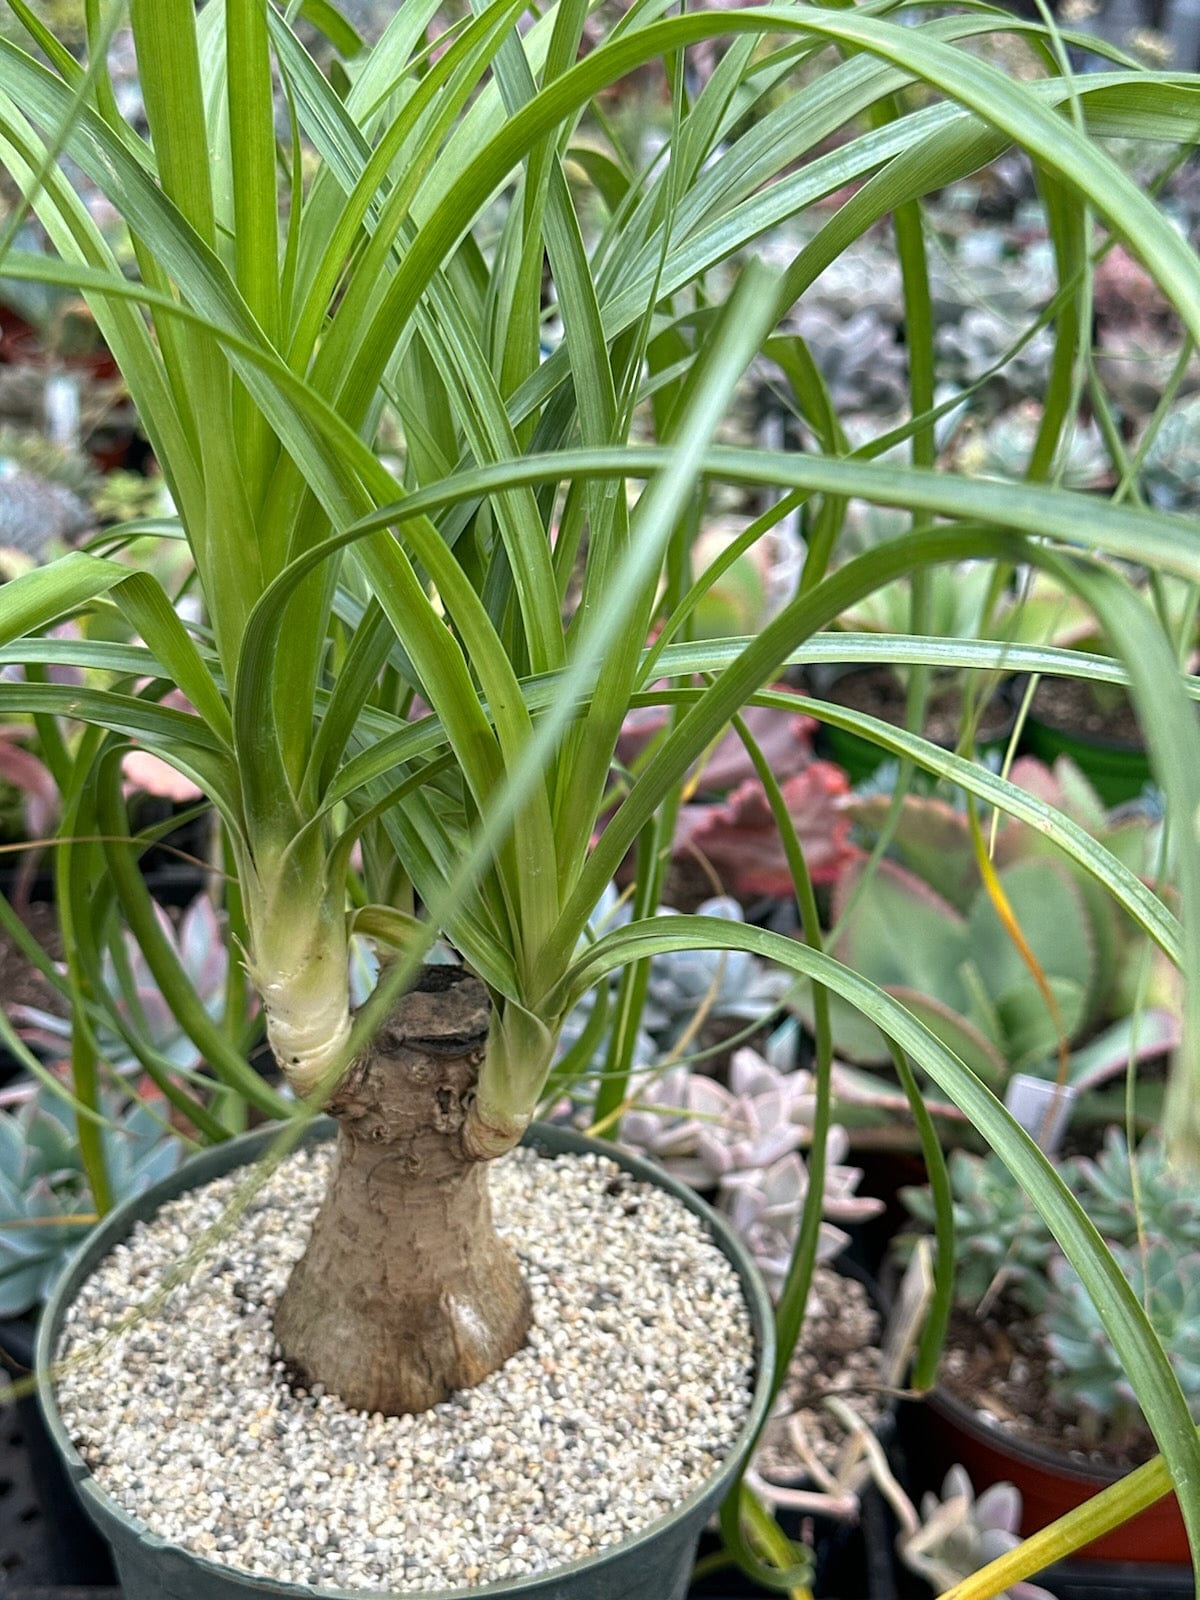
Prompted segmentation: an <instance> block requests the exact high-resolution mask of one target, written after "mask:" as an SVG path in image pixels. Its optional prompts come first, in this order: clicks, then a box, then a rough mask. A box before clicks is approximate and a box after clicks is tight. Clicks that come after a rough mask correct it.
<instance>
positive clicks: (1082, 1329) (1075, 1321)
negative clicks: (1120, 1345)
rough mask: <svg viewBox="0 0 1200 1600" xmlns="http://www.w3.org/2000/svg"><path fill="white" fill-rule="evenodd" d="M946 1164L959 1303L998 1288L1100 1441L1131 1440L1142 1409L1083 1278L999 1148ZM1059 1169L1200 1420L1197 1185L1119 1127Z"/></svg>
mask: <svg viewBox="0 0 1200 1600" xmlns="http://www.w3.org/2000/svg"><path fill="white" fill-rule="evenodd" d="M949 1168H950V1180H951V1186H952V1191H953V1198H954V1224H955V1296H956V1299H957V1301H958V1303H959V1304H960V1305H961V1306H962V1307H963V1308H964V1309H967V1310H974V1309H975V1308H977V1307H978V1306H979V1304H980V1302H981V1301H985V1300H989V1299H991V1298H992V1297H993V1296H994V1295H996V1294H998V1293H1002V1294H1003V1295H1004V1297H1005V1298H1006V1299H1007V1300H1008V1301H1009V1302H1010V1303H1011V1304H1012V1305H1013V1306H1015V1307H1017V1308H1019V1309H1020V1310H1021V1311H1023V1312H1024V1313H1025V1314H1027V1315H1028V1316H1030V1317H1033V1318H1035V1319H1037V1322H1038V1325H1039V1327H1040V1330H1041V1332H1042V1334H1043V1337H1044V1339H1045V1343H1046V1347H1047V1349H1048V1351H1049V1353H1050V1355H1051V1357H1052V1365H1051V1391H1052V1393H1053V1394H1054V1395H1055V1396H1056V1397H1057V1398H1058V1400H1059V1401H1060V1403H1061V1404H1062V1405H1063V1406H1064V1407H1065V1408H1067V1409H1069V1410H1071V1411H1072V1412H1073V1413H1075V1414H1076V1415H1078V1416H1079V1417H1080V1419H1081V1421H1082V1423H1083V1425H1084V1428H1085V1431H1086V1432H1088V1433H1090V1434H1091V1435H1092V1437H1093V1438H1094V1440H1095V1441H1096V1442H1097V1443H1098V1442H1100V1441H1101V1440H1102V1439H1103V1440H1105V1441H1108V1442H1110V1443H1114V1444H1118V1445H1120V1444H1122V1443H1124V1442H1125V1441H1126V1440H1128V1439H1129V1437H1130V1435H1131V1433H1132V1432H1134V1431H1135V1430H1136V1429H1137V1427H1138V1426H1139V1425H1140V1419H1141V1412H1140V1410H1139V1408H1138V1405H1137V1402H1136V1399H1135V1397H1134V1392H1133V1389H1132V1386H1131V1385H1130V1384H1129V1382H1128V1380H1127V1378H1126V1376H1125V1371H1124V1367H1123V1365H1122V1363H1121V1360H1120V1358H1119V1356H1118V1355H1117V1352H1116V1350H1115V1349H1114V1347H1113V1345H1112V1342H1111V1340H1110V1339H1109V1337H1108V1333H1107V1331H1106V1329H1105V1327H1104V1323H1103V1321H1102V1319H1101V1317H1100V1314H1099V1312H1098V1311H1097V1309H1096V1307H1095V1305H1094V1304H1093V1302H1092V1299H1091V1297H1090V1296H1089V1295H1088V1293H1087V1291H1086V1290H1085V1289H1084V1286H1083V1284H1082V1282H1081V1281H1080V1279H1079V1276H1078V1274H1077V1273H1076V1272H1075V1270H1074V1268H1073V1267H1071V1266H1070V1265H1069V1263H1068V1262H1067V1261H1066V1260H1065V1259H1064V1257H1063V1256H1062V1253H1061V1251H1060V1250H1059V1248H1058V1246H1057V1245H1056V1244H1055V1242H1054V1240H1053V1238H1052V1237H1051V1235H1050V1232H1049V1230H1048V1229H1047V1227H1046V1225H1045V1223H1044V1222H1043V1221H1042V1219H1041V1216H1040V1215H1039V1213H1038V1212H1037V1211H1036V1210H1035V1209H1034V1207H1033V1205H1032V1204H1031V1203H1030V1201H1029V1200H1028V1198H1027V1196H1026V1195H1025V1193H1024V1192H1023V1191H1022V1190H1021V1189H1019V1188H1018V1187H1017V1186H1016V1185H1015V1184H1014V1183H1013V1182H1012V1179H1011V1177H1010V1176H1009V1175H1008V1174H1007V1171H1006V1169H1005V1168H1004V1166H1003V1164H1002V1163H1001V1162H1000V1160H999V1158H998V1157H997V1156H995V1155H988V1156H976V1155H969V1154H967V1153H966V1152H964V1151H959V1152H956V1154H955V1155H954V1156H953V1157H952V1158H951V1160H950V1163H949ZM1061 1175H1062V1177H1063V1180H1064V1181H1065V1182H1066V1184H1067V1186H1068V1187H1069V1188H1070V1190H1071V1191H1072V1193H1073V1194H1074V1195H1075V1197H1076V1198H1077V1199H1078V1200H1079V1202H1080V1204H1081V1205H1082V1207H1083V1209H1084V1210H1085V1211H1086V1212H1087V1214H1088V1216H1089V1217H1090V1218H1091V1220H1092V1221H1093V1222H1094V1223H1095V1225H1096V1227H1097V1229H1098V1230H1099V1231H1100V1233H1101V1234H1102V1236H1103V1237H1104V1239H1105V1242H1106V1243H1107V1245H1108V1246H1109V1248H1110V1249H1111V1250H1112V1252H1113V1255H1114V1256H1115V1258H1116V1260H1117V1262H1118V1263H1119V1265H1120V1267H1121V1270H1122V1273H1123V1274H1124V1276H1125V1278H1126V1280H1127V1281H1128V1282H1129V1284H1130V1285H1131V1286H1132V1288H1133V1291H1134V1293H1135V1294H1136V1295H1137V1297H1138V1299H1139V1300H1140V1301H1141V1303H1142V1305H1143V1306H1144V1307H1145V1310H1146V1314H1147V1316H1148V1317H1149V1318H1150V1322H1151V1324H1152V1326H1153V1328H1154V1331H1155V1333H1156V1334H1157V1336H1158V1338H1159V1339H1160V1341H1161V1342H1162V1346H1163V1348H1164V1350H1165V1351H1166V1353H1167V1357H1168V1360H1169V1361H1170V1363H1171V1365H1172V1367H1173V1368H1174V1370H1175V1374H1176V1377H1177V1378H1178V1379H1179V1383H1180V1387H1181V1388H1182V1390H1183V1392H1184V1395H1185V1397H1186V1398H1187V1400H1188V1402H1189V1404H1190V1405H1191V1407H1192V1413H1193V1415H1194V1416H1195V1417H1196V1418H1197V1420H1198V1421H1200V1205H1198V1204H1197V1202H1196V1198H1195V1194H1194V1190H1193V1189H1192V1188H1191V1187H1190V1186H1189V1184H1188V1183H1187V1182H1186V1181H1185V1180H1184V1179H1183V1178H1181V1177H1180V1175H1179V1174H1178V1173H1176V1172H1174V1171H1173V1170H1172V1169H1171V1167H1170V1165H1169V1164H1168V1161H1167V1159H1166V1156H1165V1155H1164V1152H1163V1150H1162V1147H1161V1145H1160V1144H1159V1143H1158V1142H1157V1141H1156V1140H1154V1139H1147V1140H1145V1141H1144V1142H1143V1143H1142V1144H1141V1145H1139V1146H1138V1148H1137V1149H1136V1151H1135V1152H1133V1153H1132V1154H1131V1152H1130V1150H1129V1148H1128V1146H1127V1145H1126V1142H1125V1139H1124V1137H1123V1135H1122V1134H1121V1132H1120V1131H1119V1130H1118V1129H1115V1128H1112V1129H1109V1131H1108V1134H1107V1137H1106V1140H1105V1145H1104V1149H1103V1150H1102V1151H1101V1153H1100V1154H1099V1155H1098V1156H1097V1157H1096V1158H1095V1159H1094V1160H1091V1159H1086V1158H1081V1157H1077V1158H1074V1159H1072V1160H1070V1161H1065V1162H1064V1163H1063V1164H1062V1167H1061ZM902 1197H903V1199H904V1202H905V1204H906V1205H907V1206H908V1208H909V1210H910V1211H911V1212H912V1214H913V1215H914V1216H915V1217H916V1218H917V1219H918V1221H920V1222H922V1223H924V1224H925V1225H926V1226H928V1225H930V1224H932V1221H933V1215H934V1212H933V1204H932V1201H931V1198H930V1195H929V1191H928V1190H926V1189H906V1190H904V1191H902Z"/></svg>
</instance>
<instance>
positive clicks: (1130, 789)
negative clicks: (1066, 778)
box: [1021, 712, 1152, 806]
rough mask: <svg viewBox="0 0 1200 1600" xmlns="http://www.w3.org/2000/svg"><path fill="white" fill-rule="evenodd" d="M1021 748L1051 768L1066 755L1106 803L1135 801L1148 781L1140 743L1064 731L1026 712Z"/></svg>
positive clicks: (1148, 773)
mask: <svg viewBox="0 0 1200 1600" xmlns="http://www.w3.org/2000/svg"><path fill="white" fill-rule="evenodd" d="M1021 749H1022V751H1023V752H1024V753H1025V754H1026V755H1031V756H1037V757H1038V759H1039V760H1040V761H1044V762H1045V763H1046V765H1047V766H1048V767H1052V766H1053V765H1054V763H1055V762H1056V761H1057V760H1058V758H1059V756H1069V757H1070V758H1071V760H1072V761H1073V762H1074V763H1075V765H1076V766H1077V767H1078V768H1079V770H1080V772H1082V773H1083V775H1084V777H1085V778H1086V779H1087V780H1088V782H1089V783H1090V784H1091V786H1092V788H1093V789H1095V791H1096V793H1097V794H1098V795H1099V796H1100V798H1101V800H1103V802H1104V804H1105V805H1106V806H1119V805H1123V804H1124V802H1125V801H1126V800H1136V799H1137V797H1138V796H1139V795H1140V794H1141V792H1142V790H1143V789H1144V788H1145V787H1146V785H1147V784H1148V783H1149V782H1150V780H1151V776H1152V774H1151V771H1150V760H1149V757H1148V756H1147V755H1146V751H1145V749H1144V748H1143V746H1142V745H1140V744H1128V743H1126V742H1125V741H1123V740H1119V739H1104V738H1101V737H1100V735H1099V734H1090V733H1068V732H1067V731H1066V729H1064V728H1056V727H1054V726H1053V725H1052V724H1051V723H1049V722H1043V721H1042V720H1041V718H1040V717H1037V716H1035V715H1034V714H1033V713H1032V712H1031V713H1030V715H1029V717H1028V719H1027V721H1026V723H1025V727H1024V730H1023V732H1022V735H1021Z"/></svg>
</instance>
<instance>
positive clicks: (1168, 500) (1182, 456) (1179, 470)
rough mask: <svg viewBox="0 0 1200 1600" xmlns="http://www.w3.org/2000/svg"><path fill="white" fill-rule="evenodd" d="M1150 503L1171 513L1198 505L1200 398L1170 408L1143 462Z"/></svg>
mask: <svg viewBox="0 0 1200 1600" xmlns="http://www.w3.org/2000/svg"><path fill="white" fill-rule="evenodd" d="M1142 482H1143V484H1144V485H1145V488H1146V492H1147V493H1148V494H1149V496H1150V499H1151V500H1152V501H1153V502H1154V504H1155V505H1157V506H1164V507H1166V508H1167V509H1168V510H1170V511H1191V510H1194V509H1195V507H1196V506H1197V505H1198V504H1200V395H1193V396H1192V397H1191V398H1190V399H1188V400H1184V401H1183V402H1182V403H1181V404H1179V405H1177V406H1174V407H1172V409H1171V410H1170V411H1169V412H1168V414H1167V416H1166V417H1165V419H1164V420H1163V424H1162V426H1161V427H1160V428H1159V430H1158V432H1157V433H1156V434H1155V436H1154V439H1153V440H1152V442H1151V444H1150V447H1149V449H1148V450H1147V451H1146V455H1145V458H1144V460H1143V462H1142Z"/></svg>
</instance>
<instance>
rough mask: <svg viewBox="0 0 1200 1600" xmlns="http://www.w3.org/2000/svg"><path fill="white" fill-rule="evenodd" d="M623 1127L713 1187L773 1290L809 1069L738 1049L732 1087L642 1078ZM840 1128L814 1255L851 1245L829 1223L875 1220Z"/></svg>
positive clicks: (790, 1229)
mask: <svg viewBox="0 0 1200 1600" xmlns="http://www.w3.org/2000/svg"><path fill="white" fill-rule="evenodd" d="M633 1092H634V1094H635V1096H636V1104H635V1106H634V1108H633V1109H632V1110H630V1111H628V1112H626V1114H625V1117H624V1118H623V1120H622V1122H621V1142H622V1143H623V1144H626V1145H629V1146H631V1147H632V1148H634V1149H637V1150H641V1151H644V1152H645V1153H646V1154H648V1155H652V1156H654V1157H655V1158H656V1159H657V1160H659V1161H661V1162H662V1163H663V1165H664V1166H665V1167H666V1168H667V1170H668V1171H670V1172H673V1173H675V1175H676V1176H677V1177H680V1178H682V1179H683V1180H684V1182H685V1183H690V1184H691V1185H692V1186H693V1187H694V1188H697V1189H702V1190H711V1189H714V1188H715V1189H717V1190H718V1191H719V1195H720V1205H721V1208H722V1209H723V1210H724V1211H726V1212H727V1213H728V1214H729V1217H730V1220H731V1221H732V1222H733V1225H734V1227H735V1228H737V1230H738V1231H739V1233H741V1234H742V1236H743V1238H744V1239H745V1240H746V1243H747V1244H748V1245H749V1247H750V1249H751V1250H752V1251H753V1253H754V1256H755V1259H756V1260H757V1261H758V1264H759V1266H760V1267H761V1268H762V1271H763V1275H764V1277H765V1278H766V1280H767V1284H768V1286H769V1287H770V1288H771V1289H772V1291H773V1292H778V1290H779V1288H780V1287H781V1286H782V1283H783V1279H784V1277H785V1276H786V1273H787V1268H788V1263H789V1261H790V1260H791V1253H792V1247H793V1245H794V1244H795V1240H796V1231H797V1229H798V1228H799V1225H800V1210H801V1207H802V1206H803V1204H804V1197H805V1195H806V1194H807V1192H808V1168H807V1166H806V1164H805V1162H804V1160H803V1158H802V1157H801V1156H800V1154H799V1150H800V1146H801V1145H803V1144H806V1143H807V1142H808V1140H809V1138H810V1134H811V1126H812V1115H813V1107H814V1104H815V1099H814V1090H813V1080H812V1077H811V1074H809V1073H807V1072H783V1071H780V1070H779V1069H777V1068H775V1067H772V1066H771V1065H770V1063H769V1062H767V1061H765V1060H764V1059H763V1057H762V1056H760V1055H758V1054H757V1053H756V1052H755V1051H753V1050H737V1051H735V1052H734V1055H733V1057H732V1060H731V1062H730V1070H729V1087H728V1088H726V1087H725V1086H724V1085H722V1084H720V1083H717V1082H716V1080H715V1079H713V1078H706V1077H702V1076H701V1075H700V1074H699V1073H697V1072H693V1071H692V1070H691V1069H690V1068H688V1067H686V1066H683V1065H678V1066H674V1067H670V1068H668V1069H667V1070H666V1071H665V1072H660V1073H657V1074H655V1073H651V1074H648V1075H646V1076H645V1077H644V1078H643V1079H642V1082H641V1084H640V1085H635V1086H634V1090H633ZM848 1149H849V1139H848V1136H847V1134H846V1131H845V1129H843V1128H840V1127H834V1128H832V1129H830V1135H829V1142H828V1145H827V1148H826V1167H825V1190H824V1201H823V1204H822V1212H823V1215H824V1217H825V1218H827V1219H828V1220H826V1221H823V1222H822V1224H821V1241H820V1247H819V1253H820V1258H821V1259H822V1260H828V1259H829V1258H830V1257H832V1256H834V1255H836V1254H837V1253H838V1251H839V1250H841V1249H842V1248H844V1246H845V1245H846V1244H847V1243H848V1242H849V1236H848V1235H847V1234H845V1233H844V1232H843V1231H842V1230H841V1229H840V1228H838V1227H836V1226H834V1224H836V1223H839V1222H858V1221H862V1220H864V1219H866V1218H868V1217H873V1216H877V1215H878V1213H879V1212H880V1211H881V1210H882V1207H883V1203H882V1201H880V1200H875V1199H872V1198H871V1197H870V1196H867V1195H857V1194H855V1192H854V1191H855V1189H856V1187H857V1185H858V1181H859V1179H860V1177H861V1176H862V1174H861V1173H860V1171H859V1169H858V1168H857V1167H849V1166H846V1165H844V1164H843V1163H844V1161H845V1157H846V1154H847V1151H848Z"/></svg>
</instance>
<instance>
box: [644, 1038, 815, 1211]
mask: <svg viewBox="0 0 1200 1600" xmlns="http://www.w3.org/2000/svg"><path fill="white" fill-rule="evenodd" d="M630 1098H631V1099H632V1100H633V1108H632V1109H631V1110H629V1111H627V1112H626V1113H625V1115H624V1117H623V1118H622V1119H621V1143H622V1144H624V1145H628V1146H629V1148H630V1149H633V1150H640V1151H641V1152H642V1153H643V1154H644V1155H648V1156H653V1157H654V1159H655V1160H656V1161H658V1162H660V1163H661V1164H662V1165H663V1166H664V1167H665V1168H666V1169H667V1171H668V1172H671V1173H673V1174H674V1175H675V1176H676V1177H677V1178H679V1179H681V1180H682V1181H683V1182H684V1183H689V1184H691V1186H692V1188H693V1189H711V1188H713V1187H714V1184H715V1181H716V1180H715V1176H714V1173H713V1170H712V1165H711V1163H710V1162H709V1161H707V1160H704V1159H702V1157H701V1156H700V1153H699V1143H700V1138H701V1135H702V1134H703V1133H704V1132H705V1131H706V1130H707V1129H708V1128H709V1127H710V1126H711V1127H718V1128H723V1127H724V1126H725V1125H726V1123H725V1119H726V1118H727V1117H728V1116H729V1114H730V1112H731V1110H732V1107H733V1103H734V1097H733V1096H732V1095H731V1094H730V1092H729V1090H728V1089H726V1088H725V1086H724V1085H723V1084H720V1083H718V1082H717V1080H716V1079H715V1078H706V1077H703V1076H702V1075H701V1074H700V1073H698V1072H693V1071H692V1070H691V1068H690V1067H686V1066H682V1065H680V1066H674V1067H668V1068H667V1070H666V1071H665V1072H657V1073H655V1072H649V1073H642V1074H639V1075H638V1077H637V1079H636V1080H635V1081H634V1082H633V1083H631V1084H630ZM794 1132H795V1142H796V1143H799V1142H800V1139H801V1138H802V1137H803V1135H802V1133H801V1131H800V1130H799V1129H798V1128H797V1129H795V1130H794ZM789 1148H791V1146H789Z"/></svg>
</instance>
